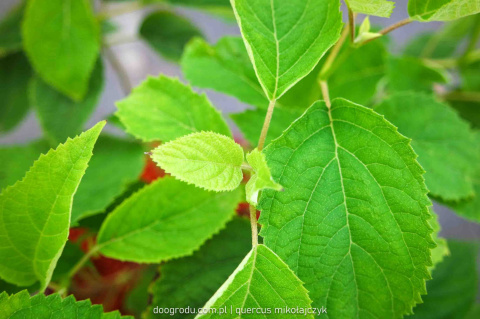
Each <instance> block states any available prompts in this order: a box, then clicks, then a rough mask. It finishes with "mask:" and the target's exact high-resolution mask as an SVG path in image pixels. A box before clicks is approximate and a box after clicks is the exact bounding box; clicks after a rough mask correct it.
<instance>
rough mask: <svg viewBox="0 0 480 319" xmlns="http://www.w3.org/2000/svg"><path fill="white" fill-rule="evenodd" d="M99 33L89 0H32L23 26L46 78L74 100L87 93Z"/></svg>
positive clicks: (27, 45) (27, 44)
mask: <svg viewBox="0 0 480 319" xmlns="http://www.w3.org/2000/svg"><path fill="white" fill-rule="evenodd" d="M99 33H100V28H99V26H98V23H97V21H96V19H95V17H94V15H93V11H92V8H91V3H90V1H88V0H28V3H27V7H26V10H25V17H24V20H23V26H22V34H23V41H24V48H25V51H26V52H27V55H28V57H29V59H30V61H31V62H32V65H33V67H34V69H35V70H36V71H37V73H38V74H39V75H40V76H41V77H42V78H43V80H45V82H47V83H48V84H50V85H51V86H53V87H54V88H56V89H57V90H59V91H60V92H62V93H64V94H66V95H68V96H69V97H71V98H72V99H74V100H81V99H82V98H83V97H84V95H85V94H86V93H87V89H88V82H89V78H90V73H91V72H92V70H93V68H94V65H95V61H96V60H97V56H98V53H99V50H100V41H99Z"/></svg>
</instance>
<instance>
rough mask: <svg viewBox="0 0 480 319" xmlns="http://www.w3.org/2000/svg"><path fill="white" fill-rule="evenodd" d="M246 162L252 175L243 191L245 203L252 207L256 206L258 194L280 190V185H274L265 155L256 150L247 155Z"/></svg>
mask: <svg viewBox="0 0 480 319" xmlns="http://www.w3.org/2000/svg"><path fill="white" fill-rule="evenodd" d="M247 162H248V164H250V166H252V169H253V172H254V173H253V175H252V176H251V177H250V180H249V181H248V183H247V185H246V186H245V191H246V193H247V201H248V202H249V203H250V204H252V205H255V206H256V205H257V203H258V194H259V192H260V191H262V190H264V189H274V190H277V191H280V190H282V185H280V184H278V183H275V181H274V180H273V178H272V174H270V168H268V165H267V160H266V159H265V155H264V154H263V153H262V152H260V151H259V150H258V149H257V148H256V149H254V150H253V151H251V152H250V153H248V154H247Z"/></svg>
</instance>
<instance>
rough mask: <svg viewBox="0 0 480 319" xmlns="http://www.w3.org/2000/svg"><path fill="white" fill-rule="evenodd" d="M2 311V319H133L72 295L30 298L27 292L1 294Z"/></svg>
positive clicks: (38, 295)
mask: <svg viewBox="0 0 480 319" xmlns="http://www.w3.org/2000/svg"><path fill="white" fill-rule="evenodd" d="M0 309H2V317H1V318H2V319H3V318H5V319H6V318H9V319H17V318H22V319H34V318H55V319H83V318H91V319H94V318H95V319H120V318H132V317H122V315H121V314H120V312H118V311H115V312H109V313H103V307H102V306H101V305H92V303H91V302H90V300H89V299H87V300H82V301H76V300H75V298H74V297H73V296H72V295H70V296H69V297H67V298H65V299H62V297H60V295H59V294H51V295H49V296H45V295H44V294H37V295H35V296H33V297H30V295H29V293H28V292H27V291H26V290H23V291H21V292H19V293H17V294H15V295H11V296H9V295H7V294H6V293H2V294H0Z"/></svg>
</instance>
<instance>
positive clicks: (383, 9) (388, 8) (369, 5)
mask: <svg viewBox="0 0 480 319" xmlns="http://www.w3.org/2000/svg"><path fill="white" fill-rule="evenodd" d="M345 2H346V3H347V6H348V7H349V8H350V9H351V10H352V11H353V12H358V13H363V14H368V15H372V16H377V17H384V18H388V17H390V15H391V14H392V11H393V8H395V2H393V1H386V0H345Z"/></svg>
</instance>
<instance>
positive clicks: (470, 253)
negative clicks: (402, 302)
mask: <svg viewBox="0 0 480 319" xmlns="http://www.w3.org/2000/svg"><path fill="white" fill-rule="evenodd" d="M448 246H449V247H450V251H451V255H450V256H447V257H445V260H444V261H443V262H441V263H439V264H438V265H437V267H436V268H435V269H434V270H433V273H432V277H433V279H432V280H429V281H427V291H428V294H427V295H426V296H425V297H423V303H422V304H420V305H418V306H417V307H415V308H414V309H413V312H414V313H415V315H413V316H409V317H406V318H412V319H414V318H415V319H447V318H464V317H465V315H466V314H467V313H468V311H469V310H470V309H471V308H472V306H473V305H474V303H475V297H476V295H477V291H478V275H477V265H476V259H477V256H478V248H479V246H478V243H469V242H458V241H454V240H449V241H448Z"/></svg>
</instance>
